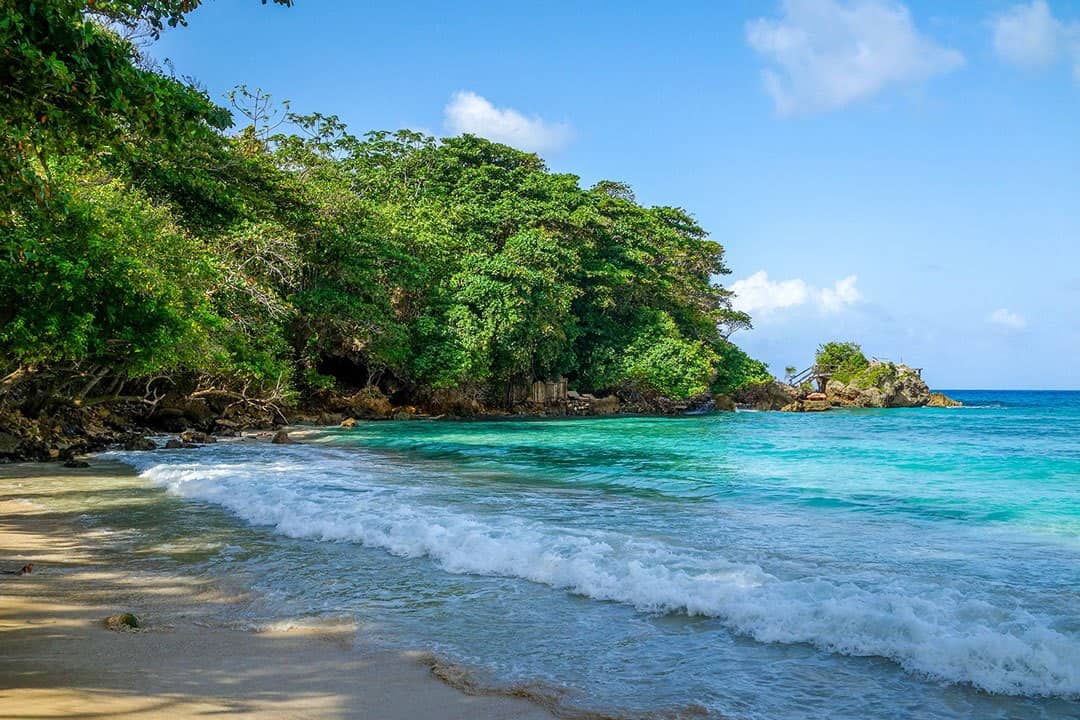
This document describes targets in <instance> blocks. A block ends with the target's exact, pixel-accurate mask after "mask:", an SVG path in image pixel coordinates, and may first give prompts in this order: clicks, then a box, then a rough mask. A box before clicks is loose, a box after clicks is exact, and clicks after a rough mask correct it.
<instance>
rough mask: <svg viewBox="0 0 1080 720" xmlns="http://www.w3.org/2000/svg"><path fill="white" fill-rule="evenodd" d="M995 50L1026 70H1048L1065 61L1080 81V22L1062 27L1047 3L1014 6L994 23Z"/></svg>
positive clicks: (992, 23)
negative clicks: (1047, 68)
mask: <svg viewBox="0 0 1080 720" xmlns="http://www.w3.org/2000/svg"><path fill="white" fill-rule="evenodd" d="M991 26H992V28H993V30H994V50H995V51H996V52H997V54H998V55H999V56H1000V57H1001V58H1002V59H1004V60H1006V61H1008V62H1011V63H1013V64H1014V65H1019V66H1021V67H1026V68H1045V67H1049V66H1051V65H1054V64H1055V63H1057V62H1058V61H1060V60H1062V59H1068V60H1069V61H1070V62H1072V65H1073V74H1074V75H1075V76H1076V79H1077V80H1078V81H1080V22H1073V23H1068V24H1066V23H1063V22H1061V21H1060V20H1058V19H1057V18H1055V17H1054V15H1053V13H1051V12H1050V6H1049V5H1047V4H1046V2H1044V0H1035V1H1034V2H1032V3H1030V4H1020V5H1014V6H1012V7H1011V8H1009V9H1008V10H1006V11H1005V12H1004V13H1002V14H1001V15H998V16H997V17H995V18H994V19H993V20H992V21H991Z"/></svg>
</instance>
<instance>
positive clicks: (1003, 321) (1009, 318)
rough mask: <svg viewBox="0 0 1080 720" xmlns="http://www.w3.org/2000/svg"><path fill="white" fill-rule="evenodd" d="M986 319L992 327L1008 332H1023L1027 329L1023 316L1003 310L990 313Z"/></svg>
mask: <svg viewBox="0 0 1080 720" xmlns="http://www.w3.org/2000/svg"><path fill="white" fill-rule="evenodd" d="M986 319H987V320H988V321H990V322H991V323H993V324H994V325H997V326H999V327H1003V328H1006V329H1008V330H1023V329H1024V328H1025V327H1027V320H1025V319H1024V316H1023V315H1021V314H1020V313H1015V312H1013V311H1011V310H1007V309H1005V308H998V309H997V310H995V311H994V312H992V313H990V315H989V316H988V317H987V318H986Z"/></svg>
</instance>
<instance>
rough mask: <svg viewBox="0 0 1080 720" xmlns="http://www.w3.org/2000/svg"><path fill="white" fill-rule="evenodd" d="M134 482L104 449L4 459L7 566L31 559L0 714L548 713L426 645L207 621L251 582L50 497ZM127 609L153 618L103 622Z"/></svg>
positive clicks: (2, 627)
mask: <svg viewBox="0 0 1080 720" xmlns="http://www.w3.org/2000/svg"><path fill="white" fill-rule="evenodd" d="M125 478H131V479H132V481H134V480H135V478H136V475H135V473H134V471H133V470H132V469H131V468H130V467H128V466H127V465H124V464H122V463H119V462H114V461H108V460H95V461H93V463H92V465H91V467H89V468H79V469H75V468H66V467H62V466H60V465H59V464H56V463H19V464H9V465H0V563H2V564H0V569H13V568H17V567H19V566H21V565H22V564H24V563H33V565H34V572H33V573H32V574H30V575H25V576H13V575H4V576H0V639H2V642H3V648H4V651H3V653H0V698H2V699H3V707H4V712H3V715H4V716H5V717H10V718H31V717H33V718H54V717H55V718H60V717H88V716H94V717H115V716H121V715H122V716H124V717H130V718H136V719H138V720H144V719H145V720H157V719H158V718H162V719H164V718H173V717H189V716H196V715H203V714H214V713H227V714H229V716H230V717H259V718H270V719H273V718H283V719H284V718H295V717H319V718H361V717H365V718H370V717H379V718H387V719H389V720H393V719H394V718H402V720H404V719H405V718H461V719H462V720H465V719H466V718H479V719H490V720H499V719H501V718H507V719H509V718H530V719H535V720H541V719H542V718H551V717H554V716H553V715H552V714H551V713H550V712H548V711H547V710H546V709H545V708H543V707H541V705H540V704H538V702H537V701H542V700H543V698H542V697H534V696H530V695H529V693H528V692H524V691H515V690H508V691H506V693H505V694H497V693H498V691H488V690H486V689H484V688H477V687H475V686H471V685H470V683H469V682H460V683H453V684H455V685H457V686H458V687H460V688H462V690H464V691H462V690H459V689H455V688H454V687H451V684H448V682H450V681H452V680H453V679H454V678H455V677H458V676H460V673H459V672H452V671H448V670H447V667H448V666H446V665H443V664H441V663H439V662H438V661H436V660H433V659H432V658H431V657H430V656H426V655H421V654H417V653H403V652H396V651H387V650H371V649H365V648H364V647H363V644H362V640H363V639H362V637H360V636H359V635H358V632H357V628H356V627H355V626H354V625H351V624H348V623H340V624H332V625H321V626H319V625H317V626H308V627H304V626H300V627H292V628H291V629H288V630H273V629H271V630H261V631H248V630H241V629H236V628H231V627H222V626H217V625H214V624H213V623H212V621H211V622H205V621H203V620H202V618H204V617H206V616H207V615H212V611H213V608H215V607H220V606H221V605H226V604H235V603H236V602H237V598H238V597H242V596H243V593H244V592H245V591H246V589H245V588H243V587H229V584H228V583H225V582H217V581H213V580H207V579H205V578H193V577H188V576H185V575H184V574H183V573H182V572H180V571H178V570H176V569H170V568H166V567H161V565H162V563H158V564H157V565H155V563H154V562H153V560H152V559H151V560H150V561H147V559H146V557H145V555H146V553H147V552H148V550H147V549H146V548H139V547H135V548H134V549H132V548H131V547H125V546H124V544H123V543H116V542H113V541H112V539H111V538H110V537H109V533H108V531H107V530H103V529H100V528H93V527H88V526H87V525H86V524H85V523H81V522H79V517H80V515H81V513H80V508H79V507H78V504H77V499H76V500H75V504H69V505H68V507H66V508H65V509H64V510H62V511H60V510H57V509H56V508H55V507H53V506H52V505H51V504H50V503H49V502H48V501H49V500H55V499H57V498H61V496H63V495H64V494H70V495H74V496H76V498H77V496H78V494H79V493H80V490H79V488H80V486H85V485H89V484H93V483H101V482H102V481H105V482H106V483H108V482H110V481H112V482H117V481H122V480H123V479H125ZM87 492H90V491H89V490H87ZM43 500H44V501H46V502H44V503H43V502H42V501H43ZM83 509H85V508H83ZM133 553H134V554H136V555H141V556H143V557H141V558H140V559H138V561H137V562H135V561H134V560H133V558H132V557H131V556H132V554H133ZM9 566H10V567H9ZM120 612H133V613H135V614H136V615H137V616H138V617H139V618H140V620H141V621H142V624H143V626H144V627H143V628H140V629H139V630H138V631H135V632H116V631H113V630H109V629H106V627H105V624H104V619H105V618H106V617H107V616H109V615H112V614H114V613H120ZM439 678H443V679H442V680H440V679H439Z"/></svg>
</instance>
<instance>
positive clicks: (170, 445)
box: [165, 438, 184, 450]
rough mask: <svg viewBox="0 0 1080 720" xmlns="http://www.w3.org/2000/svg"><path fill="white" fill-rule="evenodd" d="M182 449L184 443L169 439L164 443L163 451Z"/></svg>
mask: <svg viewBox="0 0 1080 720" xmlns="http://www.w3.org/2000/svg"><path fill="white" fill-rule="evenodd" d="M182 447H184V441H183V440H179V439H177V438H169V439H168V440H167V441H166V442H165V449H166V450H178V449H180V448H182Z"/></svg>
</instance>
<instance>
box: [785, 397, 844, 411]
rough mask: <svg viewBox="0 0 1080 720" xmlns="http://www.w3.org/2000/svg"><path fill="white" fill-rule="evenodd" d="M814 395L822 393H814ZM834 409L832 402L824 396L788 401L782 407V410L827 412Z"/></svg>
mask: <svg viewBox="0 0 1080 720" xmlns="http://www.w3.org/2000/svg"><path fill="white" fill-rule="evenodd" d="M812 394H813V395H822V393H812ZM830 409H832V404H831V403H830V402H829V401H828V400H827V399H825V398H824V397H820V398H813V399H811V398H810V397H806V398H803V399H801V400H796V401H794V402H791V403H788V404H787V405H785V406H784V407H782V408H780V412H825V411H826V410H830Z"/></svg>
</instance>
